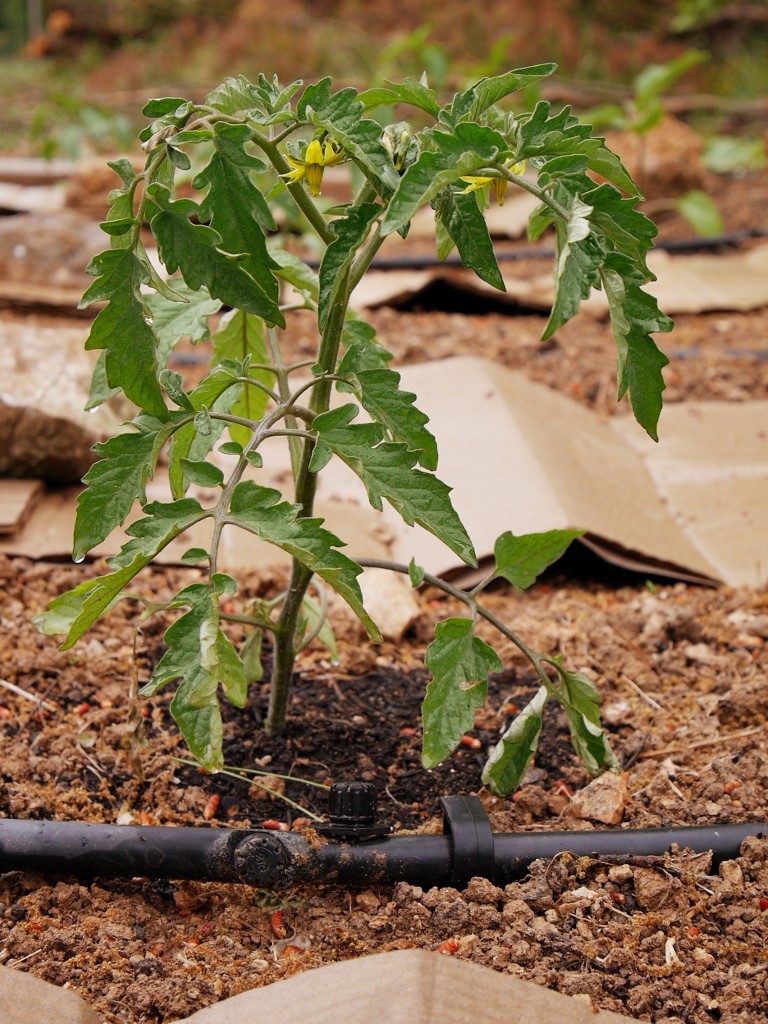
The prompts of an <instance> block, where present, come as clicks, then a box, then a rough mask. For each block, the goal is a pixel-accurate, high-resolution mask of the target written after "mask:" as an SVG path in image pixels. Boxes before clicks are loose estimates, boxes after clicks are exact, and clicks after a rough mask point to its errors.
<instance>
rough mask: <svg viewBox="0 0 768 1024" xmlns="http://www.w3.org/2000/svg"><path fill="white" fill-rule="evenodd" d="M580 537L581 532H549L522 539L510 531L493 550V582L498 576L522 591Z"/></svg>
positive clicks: (522, 537)
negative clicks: (494, 562)
mask: <svg viewBox="0 0 768 1024" xmlns="http://www.w3.org/2000/svg"><path fill="white" fill-rule="evenodd" d="M583 534H584V531H583V530H548V531H547V532H546V533H527V534H523V536H521V537H516V536H515V535H514V534H513V533H512V532H510V531H507V532H506V533H502V534H501V536H500V537H499V538H498V539H497V541H496V543H495V544H494V547H493V554H494V557H495V560H496V567H495V569H494V573H493V575H494V578H496V579H498V577H499V576H501V577H502V578H503V579H505V580H506V581H507V582H508V583H511V584H512V585H513V586H514V587H516V588H517V590H525V589H526V588H527V587H530V586H531V584H533V583H535V582H536V580H537V579H538V577H539V576H540V575H541V574H542V573H543V572H544V570H545V569H546V568H547V567H548V566H550V565H552V564H553V563H554V562H556V561H557V560H558V558H561V557H562V556H563V555H564V554H565V552H566V550H567V549H568V547H569V546H570V544H571V542H572V541H574V540H575V539H576V538H577V537H581V536H583Z"/></svg>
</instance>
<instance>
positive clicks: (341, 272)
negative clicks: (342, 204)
mask: <svg viewBox="0 0 768 1024" xmlns="http://www.w3.org/2000/svg"><path fill="white" fill-rule="evenodd" d="M380 209H381V208H380V207H379V206H378V205H377V204H376V203H363V204H362V205H361V206H351V207H350V208H349V210H348V212H347V215H346V216H345V217H338V218H337V219H336V220H334V221H331V223H330V224H329V227H330V229H331V231H333V232H334V233H335V235H336V238H335V239H334V240H333V241H332V242H331V244H330V245H329V246H328V248H327V249H326V250H325V253H324V255H323V259H322V262H321V264H320V295H319V299H318V324H319V326H320V329H321V330H323V329H324V327H325V325H326V324H327V323H328V317H329V315H330V313H331V310H332V309H333V307H334V305H335V304H336V303H337V302H338V297H339V289H340V288H342V287H343V286H344V284H345V281H346V271H347V269H348V267H349V265H350V263H351V262H352V259H353V257H354V256H355V253H356V252H357V250H358V248H359V247H360V245H361V244H362V243H363V241H364V240H365V237H366V235H367V234H368V231H369V229H370V226H371V224H372V222H373V221H374V219H375V218H376V216H377V215H378V213H379V211H380Z"/></svg>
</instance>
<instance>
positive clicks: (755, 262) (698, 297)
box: [352, 243, 768, 317]
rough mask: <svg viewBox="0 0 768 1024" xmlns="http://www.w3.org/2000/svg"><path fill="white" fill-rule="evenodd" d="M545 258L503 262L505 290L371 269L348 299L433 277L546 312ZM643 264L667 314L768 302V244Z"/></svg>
mask: <svg viewBox="0 0 768 1024" xmlns="http://www.w3.org/2000/svg"><path fill="white" fill-rule="evenodd" d="M550 262H551V261H547V260H542V261H541V264H540V269H538V267H537V266H534V267H533V268H531V267H530V266H528V267H527V268H526V270H525V272H524V273H521V272H520V265H519V264H518V263H516V262H515V263H509V262H503V263H502V264H501V271H502V276H503V278H504V284H505V288H506V291H503V292H502V291H499V290H498V289H497V288H493V287H492V286H491V285H489V284H486V283H485V282H484V281H481V280H480V278H479V277H477V276H476V275H475V274H473V273H471V272H470V271H468V270H463V269H460V268H455V267H447V266H446V267H438V268H437V269H429V270H420V271H411V272H405V271H399V270H396V271H392V270H379V271H377V270H375V269H374V270H373V271H371V272H369V273H368V274H366V276H365V277H364V278H363V280H362V282H361V283H360V284H359V285H358V287H357V288H356V289H355V291H354V293H353V296H352V302H353V305H354V306H355V308H356V309H358V310H364V309H375V308H377V307H379V306H386V305H395V306H403V305H405V304H407V303H409V302H411V301H412V300H413V299H414V298H416V297H417V296H419V295H420V294H422V293H424V292H425V291H426V290H427V288H429V287H433V286H434V285H435V283H437V282H439V283H441V284H443V285H445V286H447V287H449V288H452V289H454V290H455V291H456V293H457V294H458V295H461V294H462V293H467V294H471V295H481V296H486V297H487V298H488V299H489V301H493V302H494V303H498V302H503V303H508V304H509V305H512V306H515V305H517V306H525V307H526V308H529V309H540V310H541V311H542V312H548V311H549V310H550V309H551V308H552V302H553V300H554V281H553V276H552V269H551V266H550ZM648 267H649V269H650V270H651V271H652V272H653V273H654V274H655V275H656V281H653V282H651V283H650V284H649V285H648V286H647V288H648V291H649V292H650V293H651V294H652V295H654V296H655V297H656V298H657V299H658V302H659V306H660V307H661V309H663V310H664V311H665V312H666V313H668V314H669V315H673V316H674V315H676V314H681V313H703V312H706V311H712V310H738V311H741V312H744V311H747V310H751V309H761V308H763V307H764V306H767V305H768V244H765V243H763V244H760V245H756V246H755V247H754V248H752V249H747V250H745V251H743V252H734V253H727V254H725V255H723V254H717V255H712V254H696V255H690V254H687V255H679V254H677V255H672V254H670V253H668V252H664V251H662V250H660V249H654V250H652V251H651V253H650V254H649V256H648ZM582 311H587V312H591V313H592V314H593V315H594V316H597V317H604V316H607V315H608V301H607V299H606V297H605V293H604V292H592V294H591V295H590V297H589V299H588V300H587V301H586V302H584V303H583V304H582Z"/></svg>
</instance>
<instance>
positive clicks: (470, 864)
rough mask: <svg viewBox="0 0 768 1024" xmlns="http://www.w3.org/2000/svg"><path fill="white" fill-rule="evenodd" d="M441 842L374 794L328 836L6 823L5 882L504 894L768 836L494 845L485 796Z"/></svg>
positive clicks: (447, 810) (338, 803)
mask: <svg viewBox="0 0 768 1024" xmlns="http://www.w3.org/2000/svg"><path fill="white" fill-rule="evenodd" d="M442 802H443V811H444V832H443V834H442V835H389V834H387V830H386V828H385V827H382V826H378V825H377V824H376V821H375V793H374V791H373V788H372V787H371V786H369V785H368V784H366V783H352V784H350V785H341V786H338V785H337V786H334V787H332V789H331V800H330V803H331V814H330V824H329V825H327V826H321V827H320V829H319V830H318V831H319V832H320V833H322V834H321V835H316V834H312V833H302V832H274V831H270V830H266V829H254V830H248V829H211V828H204V829H203V828H170V827H165V826H141V825H120V826H112V825H95V824H79V823H77V822H57V821H20V820H17V819H12V818H5V819H0V872H3V871H12V870H26V871H38V872H42V873H53V874H65V875H66V874H72V875H77V876H81V877H83V876H85V877H96V876H102V877H111V878H121V877H122V878H132V877H137V876H139V877H147V878H185V879H196V880H199V881H216V882H244V883H246V884H249V885H253V886H258V887H260V888H268V889H285V888H287V887H289V886H291V885H295V884H298V883H317V882H320V883H329V882H335V883H337V884H341V885H370V884H373V883H381V882H398V881H405V882H410V883H411V884H413V885H422V886H446V885H452V886H455V887H456V888H463V887H464V886H466V884H467V882H468V881H469V880H470V878H472V877H474V876H482V877H485V878H488V879H490V880H491V881H492V882H494V883H495V884H497V885H505V884H507V883H508V882H510V881H512V880H513V879H516V878H521V877H523V876H524V875H525V874H526V872H527V870H528V868H529V866H530V864H531V863H532V862H533V861H534V860H538V859H540V858H544V859H547V860H551V859H552V858H553V857H557V856H558V855H560V854H562V853H565V852H570V853H572V854H573V855H575V856H579V857H597V858H601V857H611V858H622V859H627V860H631V859H632V858H634V857H650V856H663V855H664V854H665V853H666V852H667V851H668V850H669V849H670V848H671V847H672V846H673V845H674V846H677V847H679V848H680V849H691V850H694V851H695V852H697V853H700V852H704V851H711V852H712V856H713V864H714V865H715V866H716V865H717V864H719V863H720V862H721V861H723V860H730V859H733V858H734V857H737V856H738V854H739V849H740V846H741V843H742V842H743V841H744V839H746V838H747V837H748V836H766V835H768V824H766V823H764V822H755V823H751V824H724V825H713V826H706V825H705V826H692V827H687V828H686V827H681V828H672V829H617V830H604V831H602V830H601V831H585V832H539V833H531V832H523V833H494V832H492V831H491V825H490V821H489V820H488V817H487V815H486V813H485V811H484V809H483V806H482V804H481V802H480V800H479V799H478V798H477V797H475V796H458V797H444V798H443V801H442Z"/></svg>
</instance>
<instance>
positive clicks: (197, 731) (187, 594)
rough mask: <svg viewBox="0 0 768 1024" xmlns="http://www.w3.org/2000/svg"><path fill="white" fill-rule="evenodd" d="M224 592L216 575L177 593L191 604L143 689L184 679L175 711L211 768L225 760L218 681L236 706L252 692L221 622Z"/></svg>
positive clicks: (180, 601)
mask: <svg viewBox="0 0 768 1024" xmlns="http://www.w3.org/2000/svg"><path fill="white" fill-rule="evenodd" d="M220 596H221V591H220V589H219V588H218V587H217V586H216V585H215V582H214V581H212V583H211V584H210V585H208V584H203V583H195V584H192V585H191V586H189V587H186V588H185V589H184V590H183V591H182V592H181V593H180V594H178V595H177V597H176V600H175V602H174V603H175V604H177V605H178V604H188V605H189V611H187V612H185V614H184V615H182V616H180V617H179V618H178V619H177V620H176V622H174V623H173V625H172V626H170V627H169V628H168V630H167V631H166V633H165V641H166V644H167V645H168V650H167V651H166V653H165V654H164V655H163V657H162V658H161V659H160V661H159V662H158V664H157V666H156V667H155V670H154V672H153V673H152V678H151V679H150V681H149V683H148V684H147V685H146V686H145V687H144V688H143V689H142V693H144V694H147V695H149V694H153V693H156V692H157V691H158V690H159V689H160V688H161V687H162V686H165V685H166V684H167V683H169V682H172V681H174V680H175V679H180V680H181V683H180V685H179V688H178V690H177V691H176V695H175V697H174V699H173V701H172V702H171V713H172V714H173V716H174V719H175V720H176V722H177V723H178V725H179V727H180V728H181V730H182V733H183V734H184V738H185V739H186V741H187V744H188V745H189V748H190V750H191V751H192V753H193V754H194V755H195V757H196V758H197V759H198V760H199V761H200V763H201V764H202V766H203V767H204V768H206V769H209V770H211V769H215V768H220V767H221V766H222V764H223V757H222V751H221V718H220V711H219V699H218V695H219V687H220V686H221V688H222V690H223V691H224V694H225V696H226V697H227V699H228V700H229V701H230V703H231V704H234V705H235V707H243V706H244V705H245V700H246V692H247V682H246V678H245V671H244V669H243V665H242V662H241V661H240V657H239V656H238V654H237V651H236V650H235V648H234V646H233V645H232V642H231V641H230V640H229V638H228V637H227V636H226V634H225V633H224V632H223V631H222V629H221V626H220V621H219V597H220Z"/></svg>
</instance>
